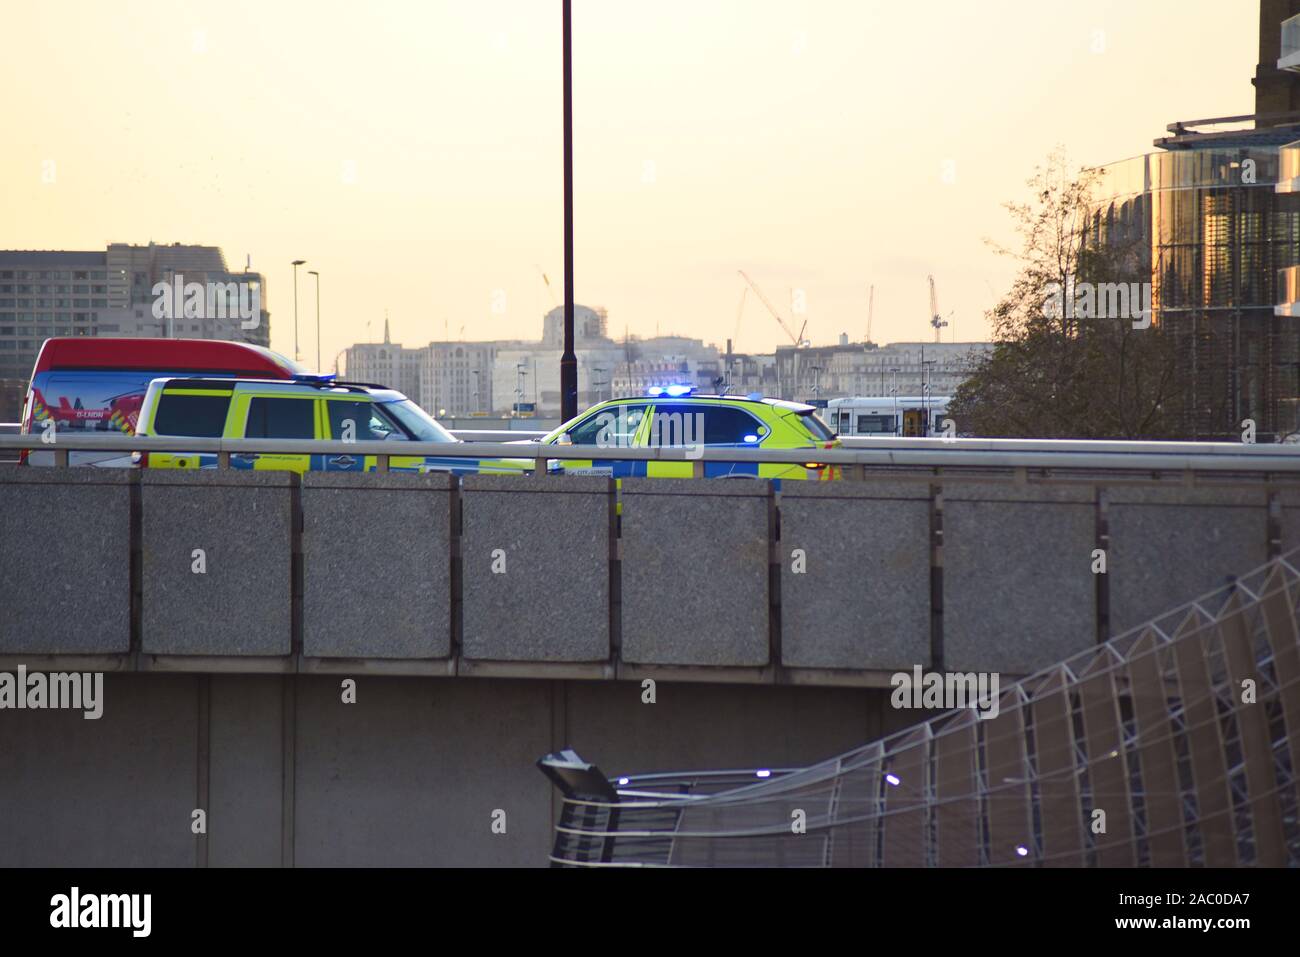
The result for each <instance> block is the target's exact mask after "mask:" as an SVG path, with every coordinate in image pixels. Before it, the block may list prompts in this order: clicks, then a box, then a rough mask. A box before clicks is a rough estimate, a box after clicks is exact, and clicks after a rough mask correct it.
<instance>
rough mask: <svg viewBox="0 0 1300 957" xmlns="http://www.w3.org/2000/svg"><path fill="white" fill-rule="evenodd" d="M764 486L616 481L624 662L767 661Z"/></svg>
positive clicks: (716, 481) (738, 663)
mask: <svg viewBox="0 0 1300 957" xmlns="http://www.w3.org/2000/svg"><path fill="white" fill-rule="evenodd" d="M770 496H771V490H770V487H769V485H768V483H766V482H742V481H725V480H722V479H714V480H710V481H702V480H692V479H624V480H623V521H622V526H623V559H622V599H623V650H622V655H623V660H624V661H628V662H634V663H638V664H680V665H732V666H759V665H765V664H767V663H768V659H769V653H768V649H769V641H768V629H769V609H768V604H769V598H768V592H769V587H768V534H769V532H768V507H769V505H770Z"/></svg>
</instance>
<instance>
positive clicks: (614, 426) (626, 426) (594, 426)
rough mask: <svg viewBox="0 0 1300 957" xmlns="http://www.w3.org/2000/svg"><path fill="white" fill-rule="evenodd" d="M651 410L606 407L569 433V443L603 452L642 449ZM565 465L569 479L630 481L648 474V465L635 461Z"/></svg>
mask: <svg viewBox="0 0 1300 957" xmlns="http://www.w3.org/2000/svg"><path fill="white" fill-rule="evenodd" d="M648 408H649V403H648V402H631V403H627V404H625V405H617V406H606V407H605V408H603V409H600V410H599V411H597V412H593V413H592V414H591V415H589V416H587V417H586V418H585V419H583V420H582V421H581V422H579V423H578V424H577V425H575V426H574V427H573V428H571V429H570V430H569V432H568V435H569V441H570V442H571V443H572V444H573V445H575V446H587V447H590V448H599V449H602V450H608V449H627V448H638V447H639V445H640V433H642V432H643V431H644V430H643V429H642V425H643V424H644V422H645V420H646V410H647V409H648ZM561 464H562V466H563V467H564V474H566V475H606V476H610V477H612V478H627V477H629V476H636V475H645V474H646V463H645V462H644V461H642V462H637V461H633V460H631V459H615V460H613V461H611V460H609V459H604V460H601V459H595V460H593V459H562V460H561Z"/></svg>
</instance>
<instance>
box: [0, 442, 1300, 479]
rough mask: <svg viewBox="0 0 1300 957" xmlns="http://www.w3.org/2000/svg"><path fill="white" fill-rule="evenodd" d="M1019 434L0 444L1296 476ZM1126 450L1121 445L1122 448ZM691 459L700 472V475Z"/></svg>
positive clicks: (1250, 457) (1260, 450)
mask: <svg viewBox="0 0 1300 957" xmlns="http://www.w3.org/2000/svg"><path fill="white" fill-rule="evenodd" d="M1097 445H1099V446H1100V448H1096V447H1094V445H1093V443H1091V442H1089V441H1070V440H1022V439H942V438H892V439H874V440H870V443H869V445H868V446H867V447H862V446H859V445H857V444H854V445H846V446H844V447H841V448H817V449H812V448H804V449H742V448H709V447H698V446H697V447H690V446H685V447H683V446H654V447H649V448H602V447H599V446H591V445H580V446H578V445H539V444H536V443H532V442H528V441H525V442H518V443H507V442H457V443H448V442H401V443H400V444H399V443H394V442H384V441H363V442H344V441H340V440H335V439H320V440H318V439H226V438H216V439H207V438H205V439H198V438H191V437H185V436H166V437H164V436H147V437H142V436H131V435H71V434H68V433H55V438H54V441H52V442H46V441H44V439H43V437H42V436H41V435H39V434H32V435H0V450H2V449H28V450H37V451H45V452H54V453H55V462H56V464H60V465H63V464H67V455H66V453H68V452H120V453H124V454H125V453H130V452H178V451H180V452H190V453H200V452H207V453H209V454H211V453H216V454H217V456H218V464H219V466H220V467H225V466H227V465H228V464H229V462H228V457H229V456H230V455H236V454H245V453H264V454H280V455H365V456H370V455H373V456H376V457H377V459H378V467H379V469H380V470H381V471H382V470H385V469H386V468H387V467H388V460H389V459H390V458H391V457H392V456H399V457H412V456H414V457H420V456H431V457H436V458H443V459H448V458H450V459H460V458H464V459H483V458H505V459H517V460H518V459H533V460H534V461H535V462H536V463H537V466H536V467H537V468H538V469H539V472H540V473H545V471H546V463H547V461H548V460H569V459H578V460H585V461H592V462H610V461H620V460H622V461H651V462H654V461H664V462H697V463H704V462H736V463H739V462H759V463H769V464H777V465H802V464H804V463H806V462H808V461H810V460H815V461H816V462H818V463H821V464H826V465H838V466H862V467H865V468H882V467H891V466H910V467H923V468H945V467H974V468H1052V469H1085V468H1086V469H1119V470H1130V471H1131V470H1136V471H1153V472H1171V471H1176V472H1184V471H1215V472H1256V473H1282V472H1285V473H1291V472H1300V446H1296V445H1286V444H1269V445H1248V444H1245V443H1242V444H1236V443H1228V442H1214V443H1212V442H1205V443H1192V442H1170V443H1159V442H1134V443H1122V442H1102V443H1097ZM1130 448H1131V451H1129V449H1130ZM702 469H703V466H702V464H701V466H700V470H701V472H702Z"/></svg>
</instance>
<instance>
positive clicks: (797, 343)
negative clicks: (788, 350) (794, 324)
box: [736, 269, 808, 349]
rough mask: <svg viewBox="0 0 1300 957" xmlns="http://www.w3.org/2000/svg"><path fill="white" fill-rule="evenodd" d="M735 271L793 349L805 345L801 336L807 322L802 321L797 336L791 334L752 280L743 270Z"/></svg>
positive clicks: (779, 315) (788, 327)
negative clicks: (775, 322) (768, 313)
mask: <svg viewBox="0 0 1300 957" xmlns="http://www.w3.org/2000/svg"><path fill="white" fill-rule="evenodd" d="M736 271H737V272H738V273H740V278H741V279H743V280H745V282H746V283H748V284H749V288H750V289H752V290H754V295H756V296H757V297H758V300H759V302H761V303H762V304H763V305H764V306H766V307H767V311H768V312H770V313H771V314H772V318H773V319H775V320H776V321H777V324H778V325H780V326H781V331H782V332H784V333H785V334H786V335H787V336H789V337H790V341H791V342H793V343H794V347H795V348H796V349H798V348H801V347H803V346H805V345H807V342H806V341H805V340H804V337H803V334H804V330H805V329H807V328H808V320H807V319H805V320H804V321H803V325H802V326H800V327H799V334H798V335H795V334H794V333H793V332H791V331H790V326H789V325H787V324H786V321H785V320H784V319H782V318H781V314H780V313H779V312H777V311H776V307H775V306H773V305H772V303H771V302H769V301H768V298H767V296H765V295H763V290H761V289H759V288H758V285H757V284H756V283H755V282H754V280H752V279H750V278H749V276H748V275H746V274H745V270H743V269H737V270H736Z"/></svg>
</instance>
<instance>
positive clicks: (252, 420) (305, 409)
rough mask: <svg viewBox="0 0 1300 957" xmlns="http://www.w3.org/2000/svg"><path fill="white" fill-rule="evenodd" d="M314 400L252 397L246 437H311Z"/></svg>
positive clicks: (313, 424)
mask: <svg viewBox="0 0 1300 957" xmlns="http://www.w3.org/2000/svg"><path fill="white" fill-rule="evenodd" d="M315 419H316V416H315V400H314V399H270V398H255V399H253V400H251V401H250V402H249V403H248V427H247V428H246V429H245V430H244V437H245V438H249V439H314V438H316V427H315Z"/></svg>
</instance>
